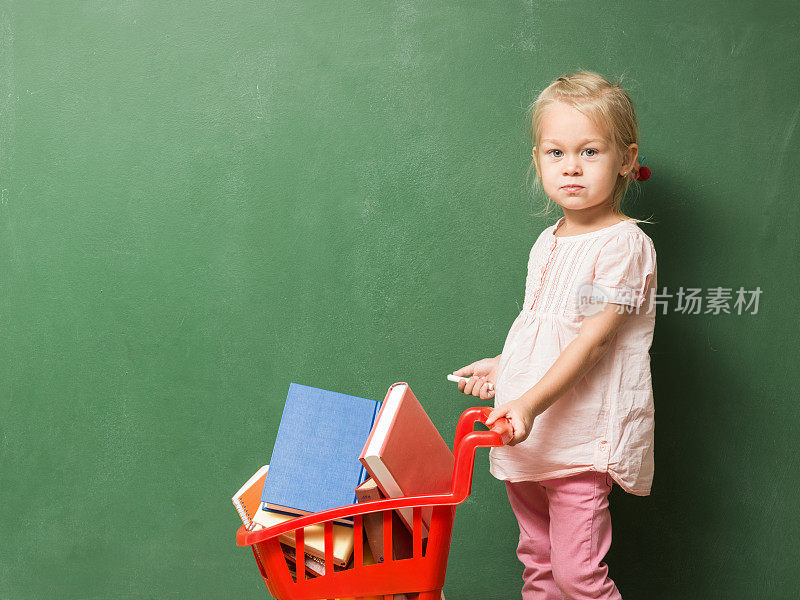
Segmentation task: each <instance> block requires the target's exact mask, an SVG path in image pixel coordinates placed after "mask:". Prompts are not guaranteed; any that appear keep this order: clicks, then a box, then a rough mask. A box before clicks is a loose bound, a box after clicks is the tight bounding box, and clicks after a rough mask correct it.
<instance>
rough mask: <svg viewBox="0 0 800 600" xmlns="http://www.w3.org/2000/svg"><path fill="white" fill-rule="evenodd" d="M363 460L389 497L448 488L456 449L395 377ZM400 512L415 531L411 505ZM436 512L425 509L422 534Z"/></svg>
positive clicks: (420, 494) (424, 533)
mask: <svg viewBox="0 0 800 600" xmlns="http://www.w3.org/2000/svg"><path fill="white" fill-rule="evenodd" d="M359 460H360V461H361V464H363V465H364V468H365V469H366V470H367V472H368V473H369V476H370V477H372V478H373V479H374V480H375V482H376V483H377V484H378V487H379V488H380V491H381V493H382V494H384V495H385V496H386V497H388V498H398V497H401V496H422V495H427V494H439V493H448V492H450V488H451V485H452V478H453V468H454V466H455V458H454V457H453V452H452V451H451V450H450V448H449V447H448V446H447V444H446V443H445V441H444V439H443V438H442V436H441V434H440V433H439V431H438V430H437V429H436V426H435V425H434V424H433V422H432V421H431V420H430V417H428V414H427V413H426V412H425V409H424V408H423V407H422V405H421V404H420V403H419V400H417V398H416V396H414V393H413V392H412V391H411V388H410V387H409V385H408V384H407V383H404V382H400V383H395V384H394V385H392V386H391V387H390V388H389V390H388V391H387V392H386V397H385V398H384V400H383V403H382V406H381V409H380V411H379V412H378V417H377V418H376V419H375V425H374V427H373V428H372V431H371V432H370V435H369V438H368V439H367V443H366V444H365V445H364V448H363V450H362V452H361V454H360V456H359ZM398 512H399V514H400V518H401V519H403V522H404V523H405V525H406V527H408V529H409V531H413V523H414V521H413V514H414V513H413V509H411V508H401V509H399V510H398ZM432 515H433V509H432V508H430V507H426V508H423V509H422V535H423V537H427V532H428V529H429V527H430V522H431V518H432Z"/></svg>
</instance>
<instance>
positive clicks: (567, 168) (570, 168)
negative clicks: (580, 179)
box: [564, 159, 581, 175]
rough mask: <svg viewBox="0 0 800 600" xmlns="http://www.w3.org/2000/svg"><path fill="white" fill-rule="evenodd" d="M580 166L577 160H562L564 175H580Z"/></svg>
mask: <svg viewBox="0 0 800 600" xmlns="http://www.w3.org/2000/svg"><path fill="white" fill-rule="evenodd" d="M580 173H581V166H580V163H579V162H578V161H577V160H574V159H573V160H568V161H565V162H564V175H580Z"/></svg>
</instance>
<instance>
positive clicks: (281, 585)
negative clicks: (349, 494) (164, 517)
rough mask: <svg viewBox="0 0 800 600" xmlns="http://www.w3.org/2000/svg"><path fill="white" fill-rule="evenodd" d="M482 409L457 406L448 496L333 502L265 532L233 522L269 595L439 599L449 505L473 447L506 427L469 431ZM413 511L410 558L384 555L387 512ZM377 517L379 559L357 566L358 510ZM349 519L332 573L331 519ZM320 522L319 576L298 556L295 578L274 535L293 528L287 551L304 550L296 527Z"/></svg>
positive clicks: (499, 439) (456, 499)
mask: <svg viewBox="0 0 800 600" xmlns="http://www.w3.org/2000/svg"><path fill="white" fill-rule="evenodd" d="M490 412H491V409H490V408H484V407H473V408H468V409H467V410H465V411H464V412H463V413H462V414H461V417H460V418H459V420H458V424H457V426H456V434H455V440H454V442H453V453H454V454H455V466H454V468H453V481H452V485H451V491H450V493H448V494H431V495H426V496H409V497H403V498H391V499H385V500H375V501H372V502H363V503H359V504H353V505H350V506H340V507H339V508H332V509H329V510H326V511H323V512H319V513H314V514H311V515H305V516H302V517H296V518H294V519H291V520H289V521H285V522H284V523H280V524H278V525H274V526H272V527H269V528H267V529H260V530H256V531H248V530H247V529H245V527H244V526H241V527H240V528H239V530H238V531H237V532H236V543H237V545H239V546H250V547H251V548H252V550H253V555H254V556H255V559H256V564H257V565H258V570H259V571H260V572H261V577H263V579H264V583H266V585H267V589H268V590H269V593H270V594H271V595H272V596H273V597H274V598H276V600H325V599H331V598H353V599H357V598H368V597H375V596H378V597H381V596H383V597H384V598H385V600H393V595H394V594H413V595H416V594H418V596H416V597H417V598H418V600H439V598H440V596H441V591H442V587H443V585H444V576H445V571H446V570H447V557H448V554H449V552H450V538H451V535H452V531H453V518H454V516H455V508H456V506H457V505H459V504H461V503H462V502H463V501H464V500H466V498H467V496H469V495H470V492H471V491H472V470H473V465H474V462H475V450H476V448H480V447H484V446H485V447H491V446H502V445H504V444H506V443H508V441H509V440H510V439H511V435H512V429H511V424H510V423H509V422H508V421H507V420H506V419H498V420H497V421H496V422H495V423H494V424H493V426H492V429H491V430H483V431H475V430H474V428H475V422H476V421H480V422H481V423H485V422H486V418H487V417H488V416H489V413H490ZM424 507H431V509H432V517H431V521H430V527H429V529H428V536H427V540H426V542H427V543H426V544H423V534H422V509H423V508H424ZM401 508H411V509H413V532H412V545H413V555H412V557H411V558H404V559H400V560H397V559H393V558H392V511H394V510H397V509H401ZM378 512H380V513H382V515H383V548H384V553H383V554H384V557H385V558H384V561H383V562H379V563H377V564H369V565H365V564H363V563H364V560H363V557H364V547H363V543H364V542H363V541H364V534H363V527H362V515H364V514H368V513H378ZM342 517H353V529H354V531H353V533H354V536H355V537H354V548H353V560H352V562H351V565H352V566H350V567H349V568H347V569H343V570H336V569H334V563H333V521H334V519H341V518H342ZM320 524H322V525H323V526H324V540H325V541H324V547H325V552H324V556H325V559H324V560H325V570H324V573H323V574H322V575H318V576H315V577H307V575H306V573H305V569H304V568H303V561H302V560H300V561H298V566H297V573H296V576H292V573H290V571H289V564H288V563H287V559H286V556H285V555H284V552H283V550H282V548H281V544H280V541H279V536H282V535H283V534H287V533H289V532H294V538H295V548H296V551H295V554H296V556H297V557H302V556H303V555H304V528H306V527H310V526H312V525H320Z"/></svg>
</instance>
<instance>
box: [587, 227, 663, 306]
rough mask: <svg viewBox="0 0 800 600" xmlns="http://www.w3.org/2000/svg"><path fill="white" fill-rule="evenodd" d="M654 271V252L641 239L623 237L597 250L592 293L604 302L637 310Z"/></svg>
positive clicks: (646, 240) (642, 238)
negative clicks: (598, 252) (598, 251)
mask: <svg viewBox="0 0 800 600" xmlns="http://www.w3.org/2000/svg"><path fill="white" fill-rule="evenodd" d="M655 269H656V252H655V248H653V244H652V242H651V241H650V240H649V239H648V238H647V237H645V236H642V235H633V234H623V235H618V236H615V237H613V238H611V239H610V240H609V241H608V242H606V244H605V245H604V246H603V247H602V248H601V249H600V254H599V255H598V257H597V262H596V263H595V268H594V280H593V292H594V293H595V294H598V295H599V296H600V297H601V298H602V299H603V301H604V302H609V303H613V304H624V305H626V306H633V307H635V308H638V307H640V306H641V305H642V303H643V302H644V299H645V296H646V292H647V287H648V285H649V284H650V280H651V278H652V275H653V274H654V273H655Z"/></svg>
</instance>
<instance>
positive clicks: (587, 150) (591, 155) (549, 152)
mask: <svg viewBox="0 0 800 600" xmlns="http://www.w3.org/2000/svg"><path fill="white" fill-rule="evenodd" d="M553 152H559V153H560V152H561V150H548V151H547V154H552V153H553ZM585 152H593V153H594V154H587V156H589V157H590V158H593V157H595V156H597V154H598V152H597V150H595V149H594V148H587V149H586V150H585ZM553 156H554V157H555V158H560V156H556V155H555V154H553Z"/></svg>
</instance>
